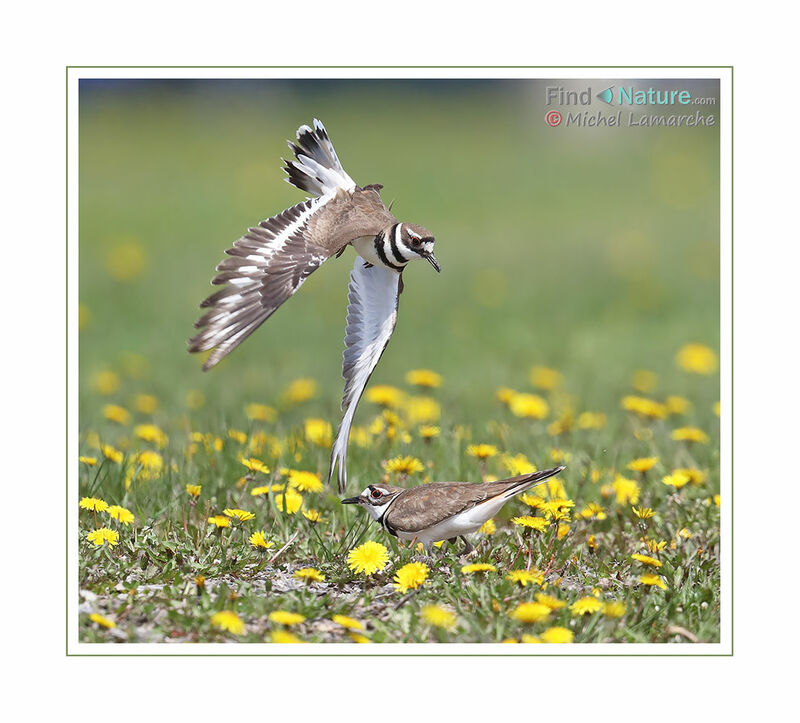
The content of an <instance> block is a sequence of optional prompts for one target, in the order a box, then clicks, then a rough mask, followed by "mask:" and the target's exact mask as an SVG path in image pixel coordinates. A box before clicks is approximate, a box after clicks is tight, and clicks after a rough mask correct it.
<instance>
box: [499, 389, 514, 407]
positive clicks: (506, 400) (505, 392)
mask: <svg viewBox="0 0 800 723" xmlns="http://www.w3.org/2000/svg"><path fill="white" fill-rule="evenodd" d="M516 395H517V392H516V391H515V390H514V389H509V388H508V387H500V388H499V389H498V390H497V391H496V392H495V393H494V396H495V399H497V401H498V402H502V403H503V404H511V400H512V399H513V398H514V397H515V396H516Z"/></svg>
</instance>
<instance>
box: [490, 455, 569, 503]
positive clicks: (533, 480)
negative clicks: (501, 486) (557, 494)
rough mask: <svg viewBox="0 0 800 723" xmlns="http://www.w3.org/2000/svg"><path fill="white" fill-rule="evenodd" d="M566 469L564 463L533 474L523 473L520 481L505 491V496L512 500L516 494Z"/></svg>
mask: <svg viewBox="0 0 800 723" xmlns="http://www.w3.org/2000/svg"><path fill="white" fill-rule="evenodd" d="M565 469H566V467H565V466H564V465H563V464H562V465H559V466H558V467H552V468H551V469H543V470H541V471H539V472H532V473H531V474H526V475H522V476H521V477H520V478H519V481H518V482H517V483H516V484H515V485H514V486H513V487H509V488H508V489H507V490H506V491H505V492H504V496H505V498H506V499H507V500H510V499H511V498H512V497H514V496H515V495H518V494H520V493H521V492H524V491H525V490H529V489H530V488H531V487H536V486H537V485H540V484H544V483H545V482H547V480H548V479H550V478H551V477H553V476H554V475H557V474H558V473H559V472H561V471H563V470H565Z"/></svg>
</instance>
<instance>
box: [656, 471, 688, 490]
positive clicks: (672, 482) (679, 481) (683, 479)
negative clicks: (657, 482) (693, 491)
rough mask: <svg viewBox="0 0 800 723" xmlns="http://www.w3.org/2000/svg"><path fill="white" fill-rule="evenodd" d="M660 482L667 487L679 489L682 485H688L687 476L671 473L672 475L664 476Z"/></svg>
mask: <svg viewBox="0 0 800 723" xmlns="http://www.w3.org/2000/svg"><path fill="white" fill-rule="evenodd" d="M661 481H662V482H663V483H664V484H665V485H667V487H674V488H675V489H680V488H681V487H683V486H684V485H687V484H689V475H688V474H681V473H680V472H673V473H672V474H668V475H666V476H664V477H663V478H662V479H661Z"/></svg>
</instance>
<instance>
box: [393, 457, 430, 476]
mask: <svg viewBox="0 0 800 723" xmlns="http://www.w3.org/2000/svg"><path fill="white" fill-rule="evenodd" d="M384 469H385V470H386V471H387V472H397V473H398V474H416V473H417V472H422V471H424V469H425V466H424V465H423V464H422V462H421V461H420V460H418V459H417V458H416V457H393V458H392V459H389V460H387V461H386V464H384Z"/></svg>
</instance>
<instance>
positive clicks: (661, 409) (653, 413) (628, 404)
mask: <svg viewBox="0 0 800 723" xmlns="http://www.w3.org/2000/svg"><path fill="white" fill-rule="evenodd" d="M622 408H623V409H624V410H626V411H628V412H634V413H635V414H638V415H640V416H642V417H650V418H651V419H664V418H665V417H666V416H667V408H666V406H665V405H663V404H661V403H660V402H656V401H654V400H653V399H648V398H647V397H637V396H635V395H632V394H630V395H628V396H627V397H623V399H622Z"/></svg>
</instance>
